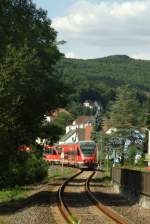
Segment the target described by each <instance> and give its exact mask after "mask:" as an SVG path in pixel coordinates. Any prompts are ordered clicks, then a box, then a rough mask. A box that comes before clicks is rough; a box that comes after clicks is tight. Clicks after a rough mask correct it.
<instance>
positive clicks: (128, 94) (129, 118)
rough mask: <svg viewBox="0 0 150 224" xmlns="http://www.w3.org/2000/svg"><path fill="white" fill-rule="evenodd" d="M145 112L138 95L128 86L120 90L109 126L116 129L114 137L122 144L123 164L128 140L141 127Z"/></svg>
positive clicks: (114, 103) (111, 111) (110, 112)
mask: <svg viewBox="0 0 150 224" xmlns="http://www.w3.org/2000/svg"><path fill="white" fill-rule="evenodd" d="M142 114H143V110H142V109H141V106H140V103H139V102H138V100H137V98H136V93H135V92H134V91H133V90H131V89H129V87H128V86H125V87H123V88H118V90H117V94H116V100H115V101H114V102H113V104H111V106H110V111H109V119H108V121H109V124H110V126H111V127H115V128H116V132H115V133H113V135H114V136H113V137H114V138H116V140H117V139H118V140H119V141H120V142H121V144H120V146H121V147H120V156H121V163H122V164H123V163H124V154H125V151H124V148H125V144H126V141H127V139H131V138H132V135H133V129H135V128H139V127H141V117H142Z"/></svg>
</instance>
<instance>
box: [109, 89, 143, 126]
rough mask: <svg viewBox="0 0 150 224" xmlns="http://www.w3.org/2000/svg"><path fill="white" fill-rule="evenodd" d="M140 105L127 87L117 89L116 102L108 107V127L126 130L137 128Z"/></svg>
mask: <svg viewBox="0 0 150 224" xmlns="http://www.w3.org/2000/svg"><path fill="white" fill-rule="evenodd" d="M139 115H140V104H139V102H138V101H137V99H136V95H135V93H134V91H133V90H131V89H130V88H129V87H128V86H125V87H123V88H118V89H117V95H116V100H115V101H114V102H113V103H112V105H111V107H110V114H109V116H110V119H109V121H110V125H111V126H112V127H115V128H120V129H126V128H127V129H128V128H132V127H137V126H139Z"/></svg>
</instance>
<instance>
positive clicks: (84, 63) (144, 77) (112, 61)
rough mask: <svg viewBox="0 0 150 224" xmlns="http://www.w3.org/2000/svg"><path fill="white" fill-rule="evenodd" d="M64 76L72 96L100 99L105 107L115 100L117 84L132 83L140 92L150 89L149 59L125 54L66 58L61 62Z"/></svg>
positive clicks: (60, 67)
mask: <svg viewBox="0 0 150 224" xmlns="http://www.w3.org/2000/svg"><path fill="white" fill-rule="evenodd" d="M58 67H59V70H60V71H61V74H62V79H63V80H65V81H66V82H67V83H69V84H70V85H71V87H72V88H73V94H72V97H73V99H75V100H76V99H78V100H79V101H80V102H83V101H84V100H86V99H91V100H93V101H94V100H98V101H101V103H102V104H103V106H105V105H106V104H107V102H108V101H109V100H112V99H114V96H115V89H116V87H118V86H122V85H126V84H127V85H129V86H130V87H131V88H135V89H137V90H138V91H139V92H140V93H141V95H142V93H143V92H150V62H149V61H144V60H135V59H132V58H129V57H128V56H126V55H116V56H109V57H105V58H99V59H88V60H82V59H67V58H63V59H62V60H61V61H59V64H58Z"/></svg>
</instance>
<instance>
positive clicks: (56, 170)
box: [0, 166, 73, 224]
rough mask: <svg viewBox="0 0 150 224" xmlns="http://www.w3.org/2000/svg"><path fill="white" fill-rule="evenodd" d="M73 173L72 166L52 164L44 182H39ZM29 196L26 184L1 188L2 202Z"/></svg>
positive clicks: (0, 197)
mask: <svg viewBox="0 0 150 224" xmlns="http://www.w3.org/2000/svg"><path fill="white" fill-rule="evenodd" d="M72 173H73V170H72V169H71V168H70V167H63V169H62V167H61V166H51V167H49V171H48V177H46V178H45V180H44V181H43V182H39V183H40V184H42V183H43V184H44V183H47V182H48V181H50V180H53V179H55V178H65V177H67V176H69V175H72ZM36 184H37V183H36ZM28 186H32V185H28ZM28 196H29V190H28V189H26V187H25V186H24V187H20V186H16V187H14V188H8V189H3V190H0V203H2V202H9V201H19V200H22V199H25V198H27V197H28ZM0 221H1V220H0ZM0 224H1V222H0Z"/></svg>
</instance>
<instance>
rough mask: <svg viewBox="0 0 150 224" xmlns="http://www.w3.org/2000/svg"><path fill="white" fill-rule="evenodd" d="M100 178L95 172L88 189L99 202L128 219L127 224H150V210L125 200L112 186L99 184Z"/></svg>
mask: <svg viewBox="0 0 150 224" xmlns="http://www.w3.org/2000/svg"><path fill="white" fill-rule="evenodd" d="M101 176H102V174H101V173H100V172H97V173H96V176H95V179H94V180H93V181H92V183H91V187H90V189H91V191H92V192H94V194H95V196H96V198H97V199H98V200H99V201H101V202H102V203H104V205H106V206H108V207H109V208H111V209H113V210H115V211H116V212H118V213H119V214H121V215H122V216H124V217H125V218H126V219H128V221H129V224H133V223H134V224H150V209H145V208H142V207H141V206H139V205H138V204H137V203H136V204H135V203H132V202H131V201H128V200H126V198H124V197H123V196H122V195H120V194H118V193H116V192H115V191H114V189H113V187H112V186H108V184H105V183H102V182H100V181H99V180H98V179H97V178H99V177H101Z"/></svg>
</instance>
